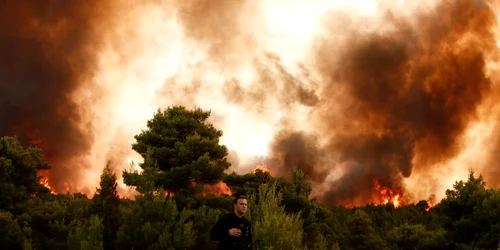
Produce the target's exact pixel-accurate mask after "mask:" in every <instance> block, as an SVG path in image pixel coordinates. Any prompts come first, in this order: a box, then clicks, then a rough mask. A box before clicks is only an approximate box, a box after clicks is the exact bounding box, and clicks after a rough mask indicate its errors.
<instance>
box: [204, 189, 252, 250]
mask: <svg viewBox="0 0 500 250" xmlns="http://www.w3.org/2000/svg"><path fill="white" fill-rule="evenodd" d="M233 206H234V211H233V212H232V213H229V214H226V215H223V216H222V217H221V218H220V219H219V220H218V221H217V223H216V224H215V226H214V227H213V228H212V230H210V239H211V240H213V241H218V246H217V249H218V250H252V230H251V225H250V221H248V220H247V219H246V218H244V217H243V215H244V214H245V213H246V211H247V206H248V204H247V197H246V196H244V195H240V196H238V197H236V198H235V199H234V201H233Z"/></svg>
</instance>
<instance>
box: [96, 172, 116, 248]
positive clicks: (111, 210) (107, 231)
mask: <svg viewBox="0 0 500 250" xmlns="http://www.w3.org/2000/svg"><path fill="white" fill-rule="evenodd" d="M116 187H117V183H116V175H115V173H113V171H112V170H111V168H110V166H109V163H108V164H107V165H106V167H105V168H104V170H103V172H102V174H101V182H100V188H98V189H97V192H96V194H95V195H94V198H93V202H94V211H95V212H96V213H97V215H99V217H100V218H102V223H103V226H104V230H103V239H102V241H103V246H104V249H114V247H115V242H116V237H117V232H118V229H119V228H120V225H121V214H120V197H119V196H118V192H117V190H116Z"/></svg>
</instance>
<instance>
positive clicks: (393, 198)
mask: <svg viewBox="0 0 500 250" xmlns="http://www.w3.org/2000/svg"><path fill="white" fill-rule="evenodd" d="M373 183H374V186H375V189H376V190H377V191H378V192H379V193H380V196H381V199H382V204H387V203H392V204H393V205H394V207H395V208H398V207H400V206H402V205H404V204H403V201H402V200H401V196H402V191H401V190H392V189H390V188H388V187H386V186H383V185H382V184H380V182H379V180H378V179H376V178H374V179H373Z"/></svg>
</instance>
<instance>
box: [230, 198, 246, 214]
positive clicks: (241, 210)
mask: <svg viewBox="0 0 500 250" xmlns="http://www.w3.org/2000/svg"><path fill="white" fill-rule="evenodd" d="M233 204H234V212H235V213H236V215H239V216H242V215H244V214H245V213H246V212H247V197H246V196H244V195H240V196H238V197H236V198H234V201H233Z"/></svg>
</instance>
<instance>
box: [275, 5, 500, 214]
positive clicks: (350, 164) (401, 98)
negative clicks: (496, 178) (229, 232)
mask: <svg viewBox="0 0 500 250" xmlns="http://www.w3.org/2000/svg"><path fill="white" fill-rule="evenodd" d="M385 24H390V25H392V28H390V29H389V30H384V31H377V30H376V31H373V32H369V33H367V34H366V33H365V34H360V33H357V32H350V36H348V38H346V39H345V40H344V41H343V42H342V43H340V44H339V43H338V40H336V39H334V38H333V36H332V38H331V39H330V38H326V39H325V40H324V41H323V42H322V45H321V46H320V47H319V49H318V52H317V57H316V63H317V65H318V68H319V69H320V72H321V75H322V76H323V79H324V82H323V88H322V93H321V99H323V100H325V102H323V103H322V105H319V106H317V112H316V113H314V115H313V117H314V119H315V120H316V121H317V124H321V127H320V128H319V129H318V131H317V133H318V134H320V135H321V136H322V137H324V138H325V137H326V138H327V143H326V146H323V147H320V148H313V149H310V150H309V152H323V154H329V155H332V156H334V157H335V160H334V161H332V162H330V163H329V164H328V165H327V166H324V165H323V164H322V163H315V162H311V160H316V161H320V160H321V159H322V158H321V157H309V156H308V154H304V155H303V157H302V158H301V157H300V155H299V154H297V153H296V148H297V147H303V146H301V145H307V144H312V143H314V142H313V141H312V140H311V139H308V138H307V137H305V136H298V135H297V133H296V132H290V133H289V136H286V137H279V138H278V140H277V141H276V142H275V144H274V145H275V146H274V152H276V153H278V154H281V155H285V157H284V159H285V162H287V159H289V158H291V157H295V159H294V160H293V162H292V164H295V165H297V166H298V167H299V168H301V169H303V170H304V171H305V172H306V173H311V176H312V177H313V179H314V180H316V181H318V182H319V183H322V182H325V181H326V179H325V177H326V175H324V174H323V171H324V170H325V169H324V168H325V167H326V169H327V170H329V171H332V170H335V169H341V170H342V172H343V174H342V175H339V176H340V177H339V178H338V179H337V180H335V181H333V182H331V184H329V185H327V186H325V190H324V191H325V193H323V194H321V196H322V197H321V198H322V200H323V202H325V203H330V204H333V203H350V202H354V201H356V200H361V201H364V202H366V201H370V200H372V194H373V193H374V186H373V180H374V179H376V180H380V182H381V184H382V185H384V186H388V187H390V188H392V189H397V188H400V187H401V185H402V179H403V178H406V177H409V176H410V175H411V174H412V171H413V170H414V168H429V167H431V166H433V165H434V164H437V163H441V162H444V161H445V160H449V159H450V158H452V157H454V156H456V155H457V153H458V152H459V151H460V150H461V149H462V145H461V142H462V140H461V136H462V134H463V133H464V131H465V129H466V128H467V125H468V124H469V122H471V121H473V120H474V119H475V118H476V109H477V108H478V105H479V104H481V102H482V100H483V99H484V98H485V96H487V94H489V92H490V90H491V86H492V82H491V79H490V78H488V76H487V75H486V61H487V59H489V56H490V54H491V52H492V51H493V50H496V49H497V47H496V41H495V37H494V35H493V27H494V26H495V25H496V16H495V14H494V12H493V11H492V9H491V8H490V7H489V6H488V5H487V4H486V2H484V1H467V0H459V1H442V2H441V3H439V4H438V5H437V6H436V7H435V9H433V10H422V11H420V12H419V14H418V15H417V16H412V17H411V19H409V18H405V17H402V16H398V15H397V13H391V12H389V13H387V19H386V23H385ZM331 32H332V35H333V34H335V32H338V31H336V30H331ZM286 142H294V143H286ZM285 145H286V146H285ZM318 146H319V145H318ZM416 160H418V164H416V163H415V162H416ZM429 171H430V169H429ZM317 176H323V177H324V178H322V179H319V180H318V179H317Z"/></svg>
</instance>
